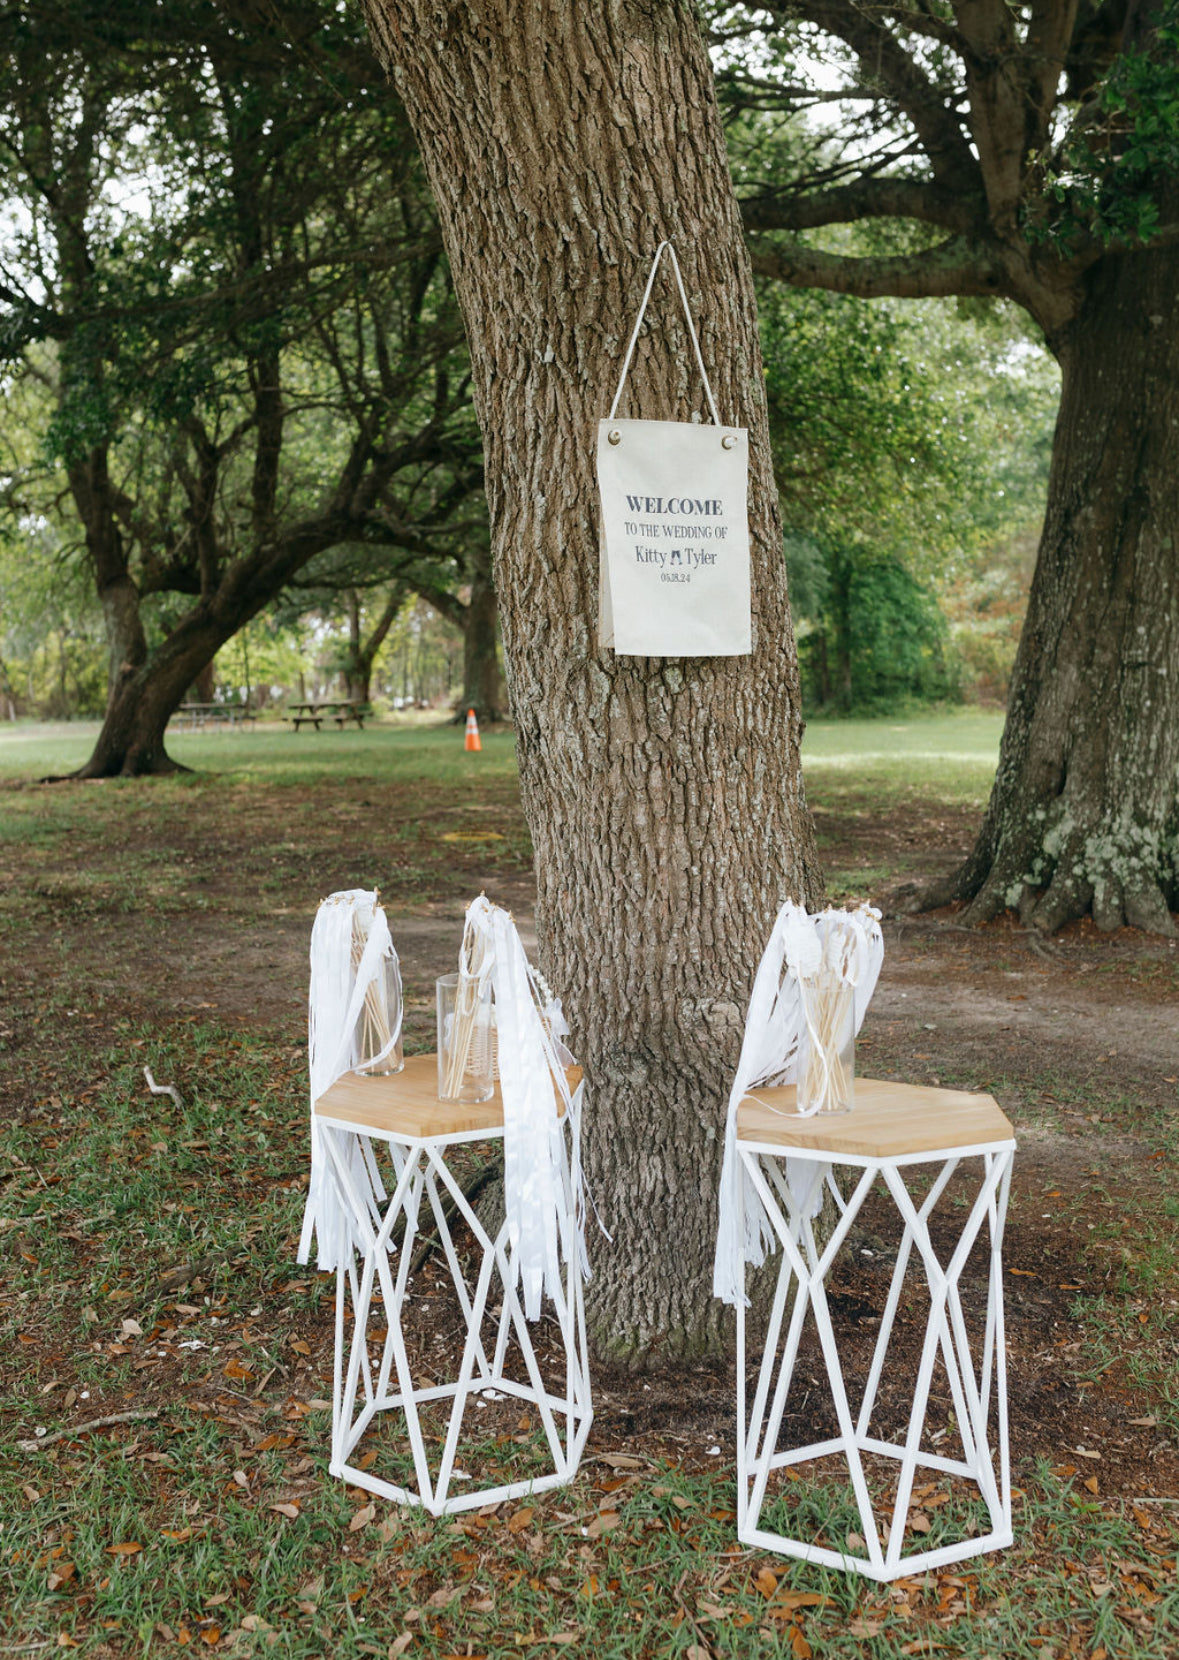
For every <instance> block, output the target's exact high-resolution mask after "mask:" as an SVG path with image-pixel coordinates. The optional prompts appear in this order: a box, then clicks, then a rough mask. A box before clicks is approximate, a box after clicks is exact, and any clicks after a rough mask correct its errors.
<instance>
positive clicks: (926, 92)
mask: <svg viewBox="0 0 1179 1660" xmlns="http://www.w3.org/2000/svg"><path fill="white" fill-rule="evenodd" d="M770 10H771V11H772V12H773V14H774V16H775V17H776V18H777V19H778V21H779V22H781V23H787V22H790V21H793V20H795V19H796V18H798V17H802V18H804V19H805V20H806V21H807V22H808V23H813V24H814V25H815V27H816V28H818V29H822V30H823V31H824V32H825V33H826V34H829V35H834V36H835V37H836V39H837V40H842V41H844V42H845V44H846V45H848V46H850V47H851V49H852V51H853V52H854V53H855V54H856V56H857V57H858V58H859V60H860V69H861V72H862V73H861V76H860V79H861V81H863V82H867V83H875V84H877V85H879V87H880V88H881V91H882V93H883V95H884V96H885V97H886V98H887V99H888V100H889V102H891V103H893V104H895V105H896V107H897V109H899V110H900V111H901V113H902V114H903V115H904V116H905V118H906V120H907V121H908V122H909V124H910V125H911V127H912V128H913V131H914V132H915V133H916V135H917V138H918V140H919V142H920V144H921V148H922V149H923V150H924V151H925V154H926V156H927V157H928V159H929V164H930V166H931V168H932V169H933V175H934V177H935V178H936V179H937V180H938V182H939V183H940V184H943V185H947V186H950V187H952V188H955V189H959V190H960V189H963V188H965V189H968V190H971V191H973V190H977V188H978V184H979V179H978V163H977V162H976V161H975V159H974V156H973V155H972V154H971V151H970V146H969V144H968V143H967V141H966V135H965V133H964V132H963V130H962V126H961V123H960V122H959V120H958V118H957V116H956V115H955V114H954V111H953V108H952V107H951V105H950V104H949V103H948V102H947V98H946V93H945V91H944V90H943V89H941V88H939V87H937V86H935V85H934V83H933V82H932V81H931V80H930V78H929V77H928V75H926V73H925V71H924V70H923V69H922V68H921V67H920V65H919V64H918V63H917V62H916V60H915V59H914V58H912V57H911V56H910V55H909V53H908V52H907V51H906V50H905V48H904V47H903V46H902V45H901V43H900V41H899V40H898V39H897V38H896V36H895V35H894V34H893V33H892V30H891V29H889V28H888V27H887V26H886V25H885V24H884V22H883V21H881V20H880V18H879V17H874V16H872V15H870V14H869V13H868V12H867V11H866V10H861V8H860V7H859V6H855V5H848V4H847V3H846V0H790V3H789V4H783V3H781V0H777V3H775V4H772V5H771V6H770ZM955 49H956V50H959V51H960V50H961V48H960V45H956V46H955Z"/></svg>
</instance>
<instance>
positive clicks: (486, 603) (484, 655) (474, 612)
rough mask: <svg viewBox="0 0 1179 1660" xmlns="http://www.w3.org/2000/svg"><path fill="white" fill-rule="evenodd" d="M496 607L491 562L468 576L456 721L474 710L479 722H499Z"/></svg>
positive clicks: (500, 691) (501, 702)
mask: <svg viewBox="0 0 1179 1660" xmlns="http://www.w3.org/2000/svg"><path fill="white" fill-rule="evenodd" d="M497 611H498V606H497V602H496V597H495V584H494V582H493V581H492V577H491V567H490V562H488V563H487V564H483V563H480V564H477V565H476V566H475V567H474V569H473V571H472V573H471V599H470V603H469V604H468V605H467V607H466V614H465V615H464V617H463V698H462V706H461V708H460V709H459V712H458V718H459V719H460V720H463V719H465V718H466V713H467V710H468V709H474V711H475V713H476V715H477V716H478V717H479V719H480V720H481V721H493V720H500V719H501V718H502V716H503V712H504V700H503V685H502V679H501V676H500V672H499V643H498V640H497V637H496V615H497Z"/></svg>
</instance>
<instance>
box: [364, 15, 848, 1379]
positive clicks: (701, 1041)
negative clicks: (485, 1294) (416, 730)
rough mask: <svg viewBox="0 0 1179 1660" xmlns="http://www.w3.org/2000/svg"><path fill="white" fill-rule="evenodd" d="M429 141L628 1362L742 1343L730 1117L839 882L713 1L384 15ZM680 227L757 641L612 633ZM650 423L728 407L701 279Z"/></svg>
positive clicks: (402, 84)
mask: <svg viewBox="0 0 1179 1660" xmlns="http://www.w3.org/2000/svg"><path fill="white" fill-rule="evenodd" d="M366 6H367V11H368V15H369V20H370V25H371V27H372V30H373V34H374V38H375V40H376V43H377V47H378V51H379V52H380V53H381V55H382V57H383V58H384V60H385V62H386V64H387V65H388V66H389V68H390V69H391V71H392V74H393V79H394V81H395V84H396V86H397V89H398V91H399V92H400V94H401V96H402V99H403V102H404V104H405V106H406V108H407V110H408V112H409V114H410V117H411V120H412V121H413V124H414V126H415V128H416V132H417V137H418V141H419V145H420V148H421V151H422V154H423V157H424V159H425V165H426V167H427V169H428V172H429V176H430V180H431V184H432V186H433V189H434V193H435V197H436V200H437V203H438V207H439V211H440V216H441V222H442V226H443V234H444V237H445V241H446V246H447V251H448V254H449V257H450V262H451V267H452V270H453V274H454V281H455V288H456V292H457V295H458V298H459V303H460V305H461V306H462V309H463V313H464V317H465V321H466V327H467V336H468V339H469V341H470V346H471V358H472V370H473V388H474V396H475V401H476V409H477V412H478V415H479V419H480V423H481V425H482V428H483V434H484V440H485V445H486V490H487V496H488V502H489V506H490V511H491V523H492V533H493V547H494V554H495V578H496V589H497V592H498V595H499V603H500V616H501V623H502V628H503V637H504V648H505V659H506V663H507V674H508V689H509V693H510V699H511V708H512V713H513V716H514V719H515V722H516V728H517V735H518V737H517V746H518V753H519V759H520V774H521V784H522V791H523V798H524V808H525V812H526V814H527V818H528V822H529V826H530V829H531V832H532V837H533V842H534V845H535V848H536V861H537V876H538V908H537V921H538V928H539V933H540V939H541V947H542V953H543V956H544V960H545V964H546V967H547V970H548V972H549V974H550V976H551V978H552V980H553V983H554V985H556V986H557V987H558V988H559V990H560V992H561V993H562V995H563V996H564V999H565V1006H566V1008H567V1010H568V1011H569V1016H570V1020H571V1024H572V1027H573V1034H574V1044H575V1047H576V1050H577V1053H578V1056H579V1058H580V1059H581V1060H582V1062H583V1064H584V1066H585V1068H586V1073H587V1078H588V1082H589V1089H590V1094H589V1110H588V1113H587V1121H586V1126H585V1133H586V1145H585V1154H586V1162H587V1169H588V1175H589V1180H590V1184H591V1187H592V1189H593V1192H594V1196H595V1198H596V1201H597V1205H598V1209H599V1211H600V1213H601V1216H602V1219H603V1221H604V1222H605V1224H606V1226H607V1227H609V1229H610V1230H611V1232H612V1233H613V1244H612V1245H608V1244H606V1243H605V1242H604V1241H603V1240H602V1239H601V1238H598V1237H597V1236H595V1237H594V1240H593V1243H592V1247H591V1249H592V1253H593V1258H594V1267H595V1278H594V1280H593V1282H592V1283H591V1285H590V1288H589V1292H590V1298H589V1318H590V1327H591V1338H592V1341H593V1344H594V1347H595V1349H596V1351H597V1352H598V1353H599V1354H600V1355H606V1356H609V1357H613V1358H615V1359H619V1360H624V1361H629V1362H630V1363H632V1364H636V1365H638V1364H641V1363H642V1362H643V1361H644V1360H645V1359H646V1358H647V1357H648V1356H652V1355H655V1354H658V1353H660V1352H662V1353H664V1354H667V1353H673V1354H678V1355H693V1354H700V1353H703V1352H707V1351H713V1350H716V1349H718V1348H719V1347H720V1346H721V1345H722V1343H723V1342H724V1340H725V1336H726V1329H727V1328H726V1323H725V1321H724V1319H723V1317H722V1309H721V1306H720V1305H718V1304H717V1303H715V1302H714V1301H713V1299H712V1297H711V1267H712V1254H713V1245H714V1237H715V1222H716V1207H715V1195H716V1187H717V1178H718V1176H719V1174H720V1154H721V1137H722V1127H723V1124H724V1117H725V1099H726V1094H727V1091H728V1087H729V1084H730V1081H731V1079H732V1075H733V1070H734V1067H735V1064H736V1060H737V1054H738V1049H739V1046H740V1040H741V1033H742V1029H743V1022H744V1011H745V1007H746V1003H747V1000H748V995H749V989H750V985H751V982H752V977H753V973H754V969H755V967H756V963H757V960H758V958H759V956H760V953H761V951H762V948H763V946H764V943H765V940H766V937H767V934H768V931H769V927H770V923H771V921H772V918H773V915H774V912H775V910H776V908H777V906H778V905H779V904H780V902H781V901H782V899H783V898H784V897H785V896H786V895H787V894H793V895H794V896H796V897H801V898H803V899H806V900H808V901H813V900H814V899H816V898H817V896H818V894H819V892H820V889H821V878H820V874H819V870H818V866H817V861H816V856H815V851H814V841H813V833H812V829H811V825H810V820H809V816H808V814H807V811H806V808H805V805H804V801H803V792H802V783H801V777H800V773H799V741H800V737H801V730H802V723H801V719H800V715H799V701H798V669H797V661H796V657H795V649H794V637H793V632H792V629H791V624H790V615H789V610H788V607H787V603H786V580H785V568H784V562H783V557H782V538H781V528H780V525H779V522H778V517H777V495H776V491H775V488H774V480H773V473H772V468H771V462H770V451H769V442H768V434H767V426H766V408H765V392H764V385H763V376H762V367H761V358H760V351H759V345H758V338H757V324H756V315H757V312H756V302H755V299H754V292H753V282H752V277H751V273H750V268H749V262H748V258H747V256H746V252H745V247H744V243H743V241H742V236H741V224H740V219H739V216H738V213H737V208H736V203H735V201H734V197H733V192H732V186H731V183H730V179H729V171H728V163H727V159H726V155H725V145H724V138H723V134H722V131H721V124H720V120H719V116H718V112H717V109H716V103H715V97H714V91H713V83H712V72H711V68H710V65H709V61H708V57H707V54H706V52H705V49H704V45H703V41H702V39H701V36H700V32H699V27H698V24H697V20H696V15H695V12H694V9H693V7H692V5H691V4H690V3H689V0H603V3H602V4H600V5H593V6H583V7H569V6H567V5H564V4H560V3H559V0H530V3H529V4H528V5H527V6H524V7H521V6H519V5H516V4H514V3H513V0H366ZM670 236H674V237H675V239H676V246H677V250H678V252H679V257H680V260H681V263H682V265H683V268H684V276H685V281H686V286H687V290H688V295H689V299H690V302H691V305H692V309H693V313H694V316H695V318H696V319H697V323H698V327H699V330H700V335H701V345H702V349H703V352H704V358H705V362H706V363H707V364H708V367H709V370H710V373H711V375H712V377H713V387H714V391H715V394H716V399H717V403H718V405H719V408H720V411H721V414H722V416H723V418H724V419H725V420H726V421H730V422H733V423H736V424H740V425H744V426H748V427H749V429H750V451H751V478H750V486H751V488H750V529H751V539H752V548H753V596H754V598H753V610H754V645H753V654H752V655H751V656H749V657H737V658H686V659H644V658H634V657H623V656H615V655H614V654H613V653H612V652H609V651H604V650H602V649H601V648H600V647H599V645H598V643H597V598H598V596H597V568H598V548H597V489H596V484H595V478H594V446H595V432H596V422H597V420H598V419H599V418H600V417H601V416H603V415H605V414H606V413H607V412H608V410H609V407H610V399H611V396H612V394H613V390H614V386H615V384H616V382H617V379H618V374H619V370H620V367H621V359H622V355H623V352H624V350H625V346H626V341H627V337H628V332H629V329H630V327H631V326H632V323H633V319H634V317H635V315H636V312H637V309H638V304H639V300H640V298H641V295H642V290H643V284H644V282H645V280H646V277H647V271H648V268H649V265H650V262H651V258H652V256H653V254H654V252H655V247H656V244H657V243H658V242H659V241H660V239H662V238H665V237H670ZM652 305H653V323H652V326H651V327H650V328H649V329H648V331H647V334H646V336H645V338H644V340H643V341H642V342H641V344H640V347H639V350H638V353H637V361H636V363H635V366H634V368H633V370H632V375H631V380H630V383H629V387H628V395H627V408H626V410H625V413H627V414H628V415H631V416H646V417H651V418H662V419H679V420H686V419H688V417H689V415H690V414H691V413H692V412H693V411H699V410H702V409H703V407H704V398H703V392H702V389H701V387H700V385H699V379H698V373H697V371H696V368H695V365H694V362H693V358H692V352H691V347H690V345H689V343H688V341H687V338H686V334H685V331H684V329H683V326H682V322H681V321H680V319H679V316H678V305H677V302H676V299H675V294H674V289H673V288H672V287H671V285H670V283H668V282H666V281H662V280H661V281H660V283H659V284H658V285H657V288H656V292H655V294H654V296H653V301H652Z"/></svg>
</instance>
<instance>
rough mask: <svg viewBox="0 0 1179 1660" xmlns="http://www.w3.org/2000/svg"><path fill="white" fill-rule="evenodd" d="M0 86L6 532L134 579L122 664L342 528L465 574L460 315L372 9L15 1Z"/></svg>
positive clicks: (98, 573) (132, 0) (330, 542)
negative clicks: (130, 631)
mask: <svg viewBox="0 0 1179 1660" xmlns="http://www.w3.org/2000/svg"><path fill="white" fill-rule="evenodd" d="M67 14H68V15H67ZM0 93H2V94H3V97H2V99H0V190H2V191H3V193H4V195H5V196H6V197H7V199H8V201H9V203H10V204H11V208H12V210H11V213H10V216H9V232H10V234H9V235H8V239H7V245H6V260H5V274H4V281H3V284H2V285H0V337H2V338H3V339H4V340H6V341H7V349H8V358H7V362H8V366H9V386H10V387H11V388H13V389H14V390H15V391H16V392H17V393H18V394H19V400H20V405H21V407H20V409H19V411H18V410H17V409H15V408H14V407H13V406H12V404H11V403H10V404H9V407H8V410H7V411H6V416H5V417H0V446H2V447H3V448H5V449H7V450H8V451H9V452H10V454H11V457H12V465H11V468H10V470H8V471H7V473H6V474H4V475H0V487H4V486H6V488H5V502H4V505H5V506H6V507H7V510H8V512H7V529H8V533H9V535H10V537H11V538H12V539H13V540H14V541H15V542H16V543H17V544H20V545H21V546H22V547H23V552H24V556H25V557H26V558H28V557H40V556H41V554H42V547H41V543H40V541H39V540H38V535H39V527H40V526H42V525H47V526H49V527H50V529H51V531H52V540H53V543H54V546H55V547H56V548H59V549H60V550H61V552H62V560H60V561H59V562H58V568H57V572H56V574H57V575H60V567H61V565H62V564H63V563H64V564H69V565H71V566H72V567H73V568H74V569H75V570H77V571H78V572H80V573H82V574H83V575H86V576H88V577H90V578H92V579H93V578H94V577H97V578H98V581H99V583H100V585H101V584H104V583H105V584H109V583H110V582H111V581H112V579H113V578H114V577H115V576H116V575H117V576H119V577H120V578H121V577H122V575H123V574H124V573H125V575H126V577H127V578H128V579H129V580H128V581H127V582H126V583H125V584H124V588H123V591H124V593H125V594H127V593H129V594H131V595H137V596H138V600H139V614H138V618H137V619H136V621H135V624H134V631H135V632H138V631H139V630H141V631H142V636H143V639H142V640H139V639H132V640H130V641H117V642H114V643H113V647H114V650H115V651H116V653H117V654H118V657H119V660H120V661H122V660H124V659H125V658H126V657H128V656H130V657H131V658H132V659H133V660H137V659H138V657H139V656H142V645H143V644H144V643H146V647H147V652H148V663H147V666H146V668H145V670H144V673H145V674H150V672H151V664H152V663H153V661H154V660H155V656H156V655H157V654H158V650H159V648H160V647H161V645H162V644H163V642H164V641H165V639H167V640H168V641H169V642H170V644H171V646H172V647H173V648H175V649H177V650H179V649H181V648H180V647H179V644H178V642H180V641H182V640H185V639H186V638H188V637H189V635H191V634H193V633H197V634H199V633H200V631H201V630H202V628H206V629H207V623H208V619H209V617H210V616H211V615H215V616H216V618H217V622H218V630H219V632H220V634H221V638H222V639H223V638H224V637H225V633H226V632H227V631H228V632H230V633H231V632H232V630H233V628H235V627H237V626H240V625H241V624H242V623H243V622H245V621H246V620H248V618H249V617H250V616H251V615H253V614H256V613H257V611H258V610H259V609H260V607H262V606H264V605H265V604H266V603H267V602H268V601H269V600H271V599H272V598H273V597H274V596H275V595H277V594H278V593H280V592H282V590H283V588H284V587H285V585H286V584H287V583H288V582H289V580H290V579H291V577H292V576H293V575H294V574H295V573H296V572H298V571H300V570H306V569H307V568H308V567H311V568H312V570H314V569H315V563H316V561H317V560H320V561H322V560H324V559H327V560H328V561H329V562H330V559H331V554H332V551H333V550H334V549H336V548H338V547H339V546H341V545H342V544H347V545H348V547H349V551H350V556H351V558H352V560H353V563H354V564H357V565H359V566H360V568H361V569H362V570H363V573H364V576H365V579H366V580H369V581H371V580H373V577H374V573H375V574H376V575H377V576H378V577H382V578H384V579H386V580H387V578H388V576H389V574H391V571H392V570H393V569H394V568H395V567H396V566H397V564H398V563H399V562H400V563H405V562H407V561H410V560H412V561H415V562H417V563H418V564H419V565H423V566H428V567H429V568H430V575H431V577H432V580H433V581H434V582H435V583H436V584H438V585H439V586H441V587H444V588H445V587H446V586H447V585H448V584H453V583H454V581H455V580H456V570H455V564H454V560H453V558H452V552H453V539H452V538H451V537H450V535H449V531H448V526H449V523H450V521H451V519H452V518H453V517H454V514H455V512H456V510H457V508H458V507H459V506H460V505H461V504H462V503H464V502H465V501H466V500H467V499H468V498H469V497H470V496H471V495H472V494H473V493H475V492H477V491H478V488H479V485H480V483H481V460H480V443H479V435H478V429H477V426H476V423H475V418H474V413H473V410H472V408H471V403H470V397H469V392H468V388H467V384H466V358H465V351H464V347H463V341H462V329H461V323H460V319H459V315H458V309H457V305H456V302H455V299H454V294H453V291H452V288H451V285H450V281H449V276H448V273H447V269H446V265H445V261H444V260H443V259H442V256H441V246H440V238H439V235H438V229H437V224H436V221H435V217H434V213H433V207H432V204H431V200H430V197H429V192H428V189H427V187H426V184H425V181H424V177H423V175H422V169H421V165H420V161H419V158H418V156H417V152H416V148H415V146H414V145H413V142H412V139H411V136H410V133H409V129H408V125H407V122H406V119H405V116H404V112H403V111H402V109H401V107H400V105H399V103H398V102H397V100H396V98H395V97H394V96H393V95H392V94H391V92H390V91H389V89H388V87H387V85H386V83H385V79H384V76H383V75H382V73H381V71H380V69H379V66H378V65H377V63H376V61H375V59H374V57H373V55H372V52H371V48H370V47H369V44H368V40H367V36H366V33H365V27H364V21H363V18H362V17H361V16H360V14H359V12H358V11H353V10H351V9H341V8H339V7H336V6H335V5H333V4H331V0H291V3H290V4H287V5H284V7H283V9H282V15H281V17H280V16H279V15H278V14H277V13H271V12H267V11H266V10H265V9H263V10H258V9H253V10H251V11H250V12H249V14H248V16H245V17H243V16H241V15H239V12H238V11H237V10H236V9H235V8H233V7H229V6H224V5H221V4H217V3H214V4H209V3H207V0H180V3H179V4H177V5H173V6H169V7H168V8H165V9H164V10H161V9H160V8H159V7H157V6H156V5H154V4H153V3H152V0H117V3H116V4H114V5H112V6H105V7H100V6H97V5H91V4H89V3H87V4H84V5H82V6H80V7H77V8H61V7H60V6H57V5H54V4H50V3H48V0H34V4H33V6H32V7H31V8H29V9H28V10H27V11H25V12H22V13H21V14H20V16H19V17H17V16H15V15H13V14H12V12H11V11H9V12H5V11H3V9H0ZM18 452H19V453H18ZM83 531H84V532H85V534H84V535H83V534H82V532H83ZM407 544H408V546H407ZM96 561H97V562H99V563H100V564H101V565H102V569H101V570H100V569H99V568H98V564H96V563H95V562H96ZM119 614H120V616H121V617H123V619H124V620H123V623H122V626H123V627H124V628H127V627H129V626H130V625H128V624H127V622H126V613H125V610H123V611H120V613H119ZM32 617H33V614H32V613H30V614H27V615H22V616H21V618H20V619H19V620H20V622H21V626H22V627H27V626H28V624H29V623H30V622H31V621H32ZM186 630H187V631H188V634H186ZM219 643H220V641H218V640H214V641H212V643H211V646H210V647H209V649H213V648H215V646H216V645H217V644H219ZM197 649H200V650H204V649H206V646H205V641H204V638H203V636H202V638H201V642H200V645H199V647H198V648H197ZM206 660H207V659H206ZM197 666H198V665H197V664H195V663H194V664H193V672H194V673H195V672H196V670H197Z"/></svg>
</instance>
